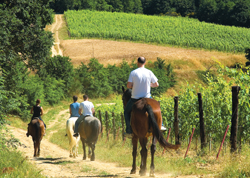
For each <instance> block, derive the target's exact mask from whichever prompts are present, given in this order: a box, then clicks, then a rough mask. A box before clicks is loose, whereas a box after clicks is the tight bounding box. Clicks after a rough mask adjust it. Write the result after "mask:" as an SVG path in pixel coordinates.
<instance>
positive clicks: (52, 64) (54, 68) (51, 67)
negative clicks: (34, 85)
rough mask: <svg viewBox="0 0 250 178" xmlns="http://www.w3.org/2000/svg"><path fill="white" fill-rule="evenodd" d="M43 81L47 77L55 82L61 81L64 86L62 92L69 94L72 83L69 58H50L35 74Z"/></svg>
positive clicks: (72, 71)
mask: <svg viewBox="0 0 250 178" xmlns="http://www.w3.org/2000/svg"><path fill="white" fill-rule="evenodd" d="M37 74H38V75H39V76H40V77H41V79H42V80H43V81H45V80H46V78H47V76H48V75H49V76H51V77H53V78H55V79H56V80H62V81H63V82H64V84H65V88H64V91H65V93H66V94H69V93H70V92H71V91H70V89H71V86H72V84H73V82H74V68H73V65H72V63H71V59H70V58H69V57H62V56H60V55H58V56H54V57H50V58H49V59H48V60H47V61H46V62H45V63H44V64H43V65H42V67H41V69H40V70H39V71H38V72H37Z"/></svg>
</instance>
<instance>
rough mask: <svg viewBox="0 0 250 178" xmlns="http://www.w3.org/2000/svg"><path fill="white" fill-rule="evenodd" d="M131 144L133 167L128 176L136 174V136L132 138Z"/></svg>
mask: <svg viewBox="0 0 250 178" xmlns="http://www.w3.org/2000/svg"><path fill="white" fill-rule="evenodd" d="M132 144H133V152H132V156H133V165H132V170H131V172H130V174H135V173H136V154H137V145H138V137H137V136H136V135H134V137H133V138H132Z"/></svg>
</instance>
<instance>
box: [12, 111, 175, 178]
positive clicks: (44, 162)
mask: <svg viewBox="0 0 250 178" xmlns="http://www.w3.org/2000/svg"><path fill="white" fill-rule="evenodd" d="M67 112H68V110H64V111H61V112H60V113H59V114H58V115H57V116H56V118H55V120H53V121H51V122H50V123H48V124H47V128H51V127H53V126H55V124H58V120H59V118H60V120H61V119H63V120H66V119H67V117H68V114H65V113H67ZM64 124H65V123H62V122H61V123H60V124H59V125H60V126H58V128H62V127H63V125H64ZM8 127H9V129H10V131H11V133H12V134H13V135H14V137H15V138H17V139H19V141H20V142H21V146H20V147H19V148H18V150H19V151H20V152H22V153H23V155H24V156H25V157H26V158H27V160H29V161H30V162H31V163H32V164H34V165H36V166H37V167H38V168H39V169H41V174H43V175H44V176H46V177H140V176H139V174H138V171H137V174H136V175H130V170H131V167H118V166H117V165H116V164H115V163H104V162H101V161H99V160H98V159H96V160H95V161H90V160H89V159H87V160H82V156H83V155H82V154H81V155H79V156H78V157H77V158H70V157H69V151H68V150H65V149H62V148H60V147H59V146H57V145H55V144H53V143H51V142H49V138H50V137H51V136H52V134H53V133H55V132H56V131H57V130H56V131H53V132H50V133H49V134H47V135H46V136H45V137H44V138H43V140H42V143H41V154H40V157H39V158H33V152H34V149H33V142H32V139H31V137H26V135H25V134H26V130H22V129H18V128H14V127H12V126H8ZM97 151H98V150H97ZM99 151H100V149H99ZM131 161H132V160H131ZM131 163H132V162H131ZM147 175H148V173H147ZM145 177H148V176H145ZM156 177H171V174H156Z"/></svg>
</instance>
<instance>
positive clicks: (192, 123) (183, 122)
mask: <svg viewBox="0 0 250 178" xmlns="http://www.w3.org/2000/svg"><path fill="white" fill-rule="evenodd" d="M217 73H218V74H217V77H214V76H213V75H211V74H207V75H206V76H205V78H206V79H207V84H208V86H206V87H205V86H203V85H199V84H197V87H196V88H194V87H192V86H188V87H186V89H185V90H184V91H183V92H182V93H180V95H179V96H178V98H179V112H178V118H179V133H180V137H181V138H180V139H181V140H188V138H189V137H190V135H191V133H192V129H193V128H196V129H195V132H194V136H196V137H199V135H200V132H199V130H200V122H199V103H198V96H197V93H198V92H199V93H201V94H202V96H203V97H202V100H203V104H202V105H203V113H204V121H205V123H204V124H205V130H206V135H207V137H208V139H213V140H214V141H221V139H222V138H223V135H224V132H225V130H226V128H227V126H228V125H231V118H232V91H231V90H232V86H240V88H241V89H240V92H239V121H238V123H239V128H238V139H239V141H244V142H245V141H249V136H250V132H249V129H248V128H249V127H250V125H249V124H250V122H249V116H250V101H249V89H250V88H249V86H250V77H249V74H248V73H245V72H243V71H242V70H241V69H229V68H227V67H224V66H218V71H217ZM225 76H227V77H225ZM154 98H155V99H156V100H158V101H160V103H161V111H162V116H163V122H164V125H165V126H166V127H167V128H174V98H173V97H154ZM96 110H99V111H100V112H101V113H102V115H103V116H104V115H105V112H106V111H107V113H108V115H109V116H108V118H109V120H108V127H109V128H113V127H114V126H113V122H114V121H112V119H113V118H114V117H115V119H116V121H115V128H116V129H118V128H122V123H121V119H120V118H121V113H123V105H122V100H121V98H117V102H116V105H109V106H108V105H101V106H98V107H97V108H96ZM112 113H114V114H113V116H112ZM97 116H98V115H97ZM105 125H106V123H105ZM106 127H107V125H106ZM229 136H230V132H228V134H227V137H226V139H227V140H229V139H228V138H229ZM171 137H174V130H173V129H172V132H171Z"/></svg>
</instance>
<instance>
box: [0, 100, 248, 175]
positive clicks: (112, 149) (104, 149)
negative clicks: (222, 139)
mask: <svg viewBox="0 0 250 178" xmlns="http://www.w3.org/2000/svg"><path fill="white" fill-rule="evenodd" d="M110 100H112V99H110ZM94 101H95V102H100V101H101V99H98V100H94ZM65 109H68V102H63V103H62V104H61V105H58V106H54V107H51V108H49V111H48V112H47V113H46V114H45V115H44V117H43V118H45V119H46V121H47V122H49V121H53V120H54V119H55V118H56V117H57V115H58V114H59V112H60V111H62V110H65ZM64 118H65V117H64ZM13 122H14V123H15V124H17V125H18V123H19V125H22V124H23V123H22V121H21V120H18V119H17V118H15V119H14V120H13ZM65 123H66V120H62V119H61V120H60V119H59V122H58V123H56V124H55V125H54V126H53V127H52V128H50V129H48V132H53V134H52V136H51V138H50V141H51V142H52V143H55V144H57V145H59V146H60V147H62V148H64V149H66V150H68V138H67V137H65ZM171 140H172V139H170V141H171ZM12 141H13V142H16V141H15V140H12ZM150 142H151V141H150ZM187 143H188V142H187V141H186V140H183V141H182V146H181V148H180V149H179V151H178V152H175V151H173V150H169V151H167V150H165V152H164V154H163V148H161V147H160V146H159V145H158V144H157V148H156V153H155V162H154V163H155V172H156V174H157V173H158V174H163V173H165V174H171V175H172V176H181V175H203V176H204V177H206V176H211V175H212V177H249V175H250V171H249V170H250V154H249V151H250V149H249V146H248V145H247V144H245V145H243V148H242V151H241V154H240V155H237V156H235V158H234V159H232V158H233V157H232V156H231V154H230V148H229V147H227V149H226V150H225V149H224V148H223V149H222V151H221V154H220V157H219V159H218V160H216V155H217V152H218V148H219V146H220V143H219V142H216V143H213V145H212V150H211V151H209V150H208V148H206V149H205V151H204V152H201V151H200V148H199V145H198V149H197V150H196V145H195V139H193V141H192V144H191V147H190V149H189V152H188V156H187V157H186V158H185V159H184V155H185V152H186V149H187ZM227 145H228V146H229V144H227ZM147 148H148V159H147V170H148V171H149V170H150V162H151V158H150V152H149V150H150V147H149V145H147ZM140 149H141V148H140V146H138V150H137V160H136V164H137V167H138V169H137V173H138V171H139V166H140V160H141V158H140ZM82 153H83V151H82V144H81V142H79V156H80V157H82ZM95 153H96V160H99V161H102V162H107V163H108V162H114V163H117V165H118V166H122V167H131V168H132V143H131V140H126V141H125V142H123V141H122V138H121V131H120V133H119V136H118V138H117V140H114V138H113V135H112V133H110V135H109V140H107V137H106V133H105V130H104V133H103V136H100V137H99V140H98V142H97V144H96V152H95ZM0 154H1V155H0V156H1V158H2V160H1V161H0V170H1V169H3V168H4V167H13V168H14V171H13V172H10V173H8V174H7V177H18V175H17V172H15V169H16V168H19V167H21V170H20V171H21V173H19V172H18V174H19V177H20V175H22V176H21V177H32V176H35V177H42V176H41V175H40V174H39V170H34V169H31V168H32V167H31V166H30V165H29V163H28V162H27V161H26V160H25V158H23V157H22V155H21V154H20V153H18V152H17V151H10V150H7V149H1V150H0ZM71 163H72V162H71V161H62V162H59V163H58V164H60V165H68V164H71ZM81 171H82V172H87V173H89V174H91V175H92V174H98V175H100V176H101V175H102V176H107V175H109V173H108V172H105V171H100V170H97V169H95V168H92V167H82V168H81ZM4 175H5V174H4ZM1 176H2V175H1Z"/></svg>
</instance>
